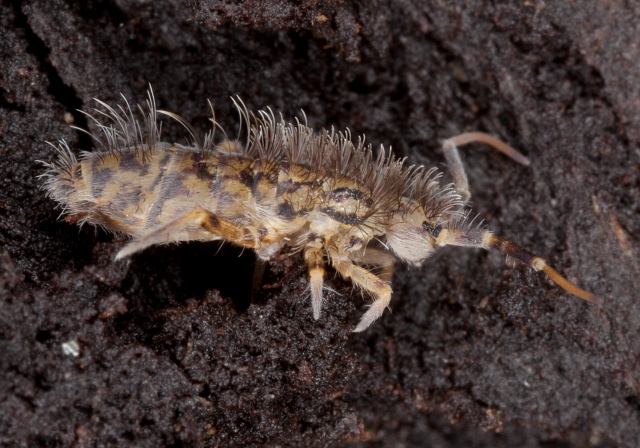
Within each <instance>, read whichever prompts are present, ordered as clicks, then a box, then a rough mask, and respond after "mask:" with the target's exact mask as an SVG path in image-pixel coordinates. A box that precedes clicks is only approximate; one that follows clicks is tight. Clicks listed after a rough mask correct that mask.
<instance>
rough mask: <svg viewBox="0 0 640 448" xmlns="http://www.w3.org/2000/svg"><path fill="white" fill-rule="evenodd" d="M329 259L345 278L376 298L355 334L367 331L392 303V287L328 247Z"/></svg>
mask: <svg viewBox="0 0 640 448" xmlns="http://www.w3.org/2000/svg"><path fill="white" fill-rule="evenodd" d="M327 251H328V252H329V257H331V261H332V263H333V265H334V267H335V268H336V270H337V271H338V272H339V273H340V274H341V275H342V276H343V277H345V278H350V279H351V281H352V282H353V283H355V284H356V285H358V286H360V287H361V288H362V289H364V290H365V291H368V292H370V293H371V294H373V295H374V296H375V297H376V300H375V301H374V302H373V303H372V304H371V306H370V307H369V309H368V310H367V312H366V313H364V316H362V318H361V319H360V322H359V323H358V325H357V326H356V328H355V330H353V331H354V333H358V332H361V331H364V330H366V329H367V328H368V327H369V326H370V325H371V324H372V323H373V322H374V321H375V320H376V319H377V318H379V317H380V316H382V313H384V310H385V308H387V306H389V302H391V293H392V291H391V286H389V284H388V283H387V282H385V281H383V280H382V279H381V278H379V277H377V276H375V275H374V274H372V273H371V272H369V271H367V270H366V269H365V268H363V267H360V266H356V265H355V264H353V263H352V262H351V260H349V259H348V258H346V257H344V256H340V254H339V253H338V251H337V250H335V249H334V248H332V247H331V246H329V247H327Z"/></svg>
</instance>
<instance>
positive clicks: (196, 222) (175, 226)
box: [116, 208, 260, 260]
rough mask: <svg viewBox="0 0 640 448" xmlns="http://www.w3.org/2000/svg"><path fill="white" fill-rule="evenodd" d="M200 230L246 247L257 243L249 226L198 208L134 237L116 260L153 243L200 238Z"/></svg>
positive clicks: (216, 237)
mask: <svg viewBox="0 0 640 448" xmlns="http://www.w3.org/2000/svg"><path fill="white" fill-rule="evenodd" d="M201 230H204V231H205V232H208V233H210V234H211V235H212V236H213V238H210V240H215V239H223V240H226V241H229V242H231V243H234V244H237V245H239V246H242V247H248V248H255V247H256V246H257V245H259V244H260V242H259V241H258V239H257V238H256V236H255V235H254V233H253V232H251V230H250V229H248V228H243V227H239V226H237V225H235V224H233V223H231V222H229V221H227V220H225V219H223V218H220V217H218V216H216V215H215V214H213V213H211V212H209V211H207V210H204V209H201V208H197V209H194V210H191V211H190V212H187V213H185V214H184V215H182V216H179V217H177V218H175V219H174V220H173V221H170V222H168V223H167V224H165V225H163V226H160V227H159V228H157V229H155V230H153V231H152V232H151V233H148V234H146V235H143V236H141V237H140V238H138V239H135V240H133V241H132V242H130V243H129V244H127V245H126V246H124V247H123V248H122V249H121V250H120V252H118V254H117V255H116V260H118V259H121V258H125V257H128V256H130V255H132V254H134V253H136V252H140V251H141V250H143V249H146V248H147V247H149V246H153V245H156V244H166V243H174V242H179V241H189V240H195V239H198V236H199V237H200V239H201V235H198V233H197V232H198V231H201Z"/></svg>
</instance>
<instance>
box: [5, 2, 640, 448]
mask: <svg viewBox="0 0 640 448" xmlns="http://www.w3.org/2000/svg"><path fill="white" fill-rule="evenodd" d="M634 4H635V3H634V2H630V1H623V0H614V1H609V2H601V1H597V2H596V1H589V0H583V1H576V2H553V1H548V2H544V1H542V0H527V1H520V2H513V1H511V0H508V1H507V0H504V1H487V0H468V1H464V2H462V1H461V2H458V1H445V0H441V1H436V0H430V1H424V2H421V1H415V2H411V1H394V2H348V1H314V0H310V1H307V2H287V1H275V2H262V1H259V0H256V1H244V2H242V1H228V2H223V1H205V0H202V1H192V2H186V3H183V2H178V1H174V2H170V1H153V2H151V1H143V0H138V1H124V0H111V1H110V0H103V1H84V2H78V3H76V2H72V1H63V0H34V1H26V2H23V3H22V4H20V3H19V2H14V3H11V2H7V1H6V0H5V1H3V2H2V3H1V6H0V30H1V36H2V37H1V38H0V182H1V185H2V189H1V192H0V252H1V257H0V271H1V272H0V445H3V446H127V445H130V446H139V447H145V446H148V447H155V446H161V445H167V446H210V447H214V446H262V445H272V446H275V445H281V446H328V445H341V446H347V445H349V446H353V445H352V444H354V443H355V444H357V443H358V442H364V441H369V443H368V444H367V446H385V447H399V446H433V447H453V446H468V447H481V446H492V447H502V446H530V447H538V446H544V447H550V446H628V447H632V446H638V444H640V429H639V428H640V344H639V343H638V341H639V337H640V304H639V303H638V299H639V298H640V295H639V294H638V292H637V288H638V284H639V282H638V276H639V275H640V268H639V263H638V254H639V252H640V244H639V241H638V235H639V234H640V233H639V231H640V219H638V218H639V208H640V206H639V204H640V200H639V197H640V180H639V161H640V150H639V149H638V141H639V140H640V63H639V61H640V45H638V42H639V41H638V36H640V25H639V24H640V6H637V5H636V6H633V5H634ZM149 83H151V85H152V86H153V88H154V91H155V95H156V99H157V102H158V105H159V107H161V108H164V109H168V110H171V111H173V112H176V113H179V114H181V115H183V116H185V117H186V118H187V119H188V120H190V121H191V122H192V123H193V124H194V126H196V128H197V129H198V130H200V131H202V132H203V133H204V131H205V130H206V129H207V128H208V122H207V118H208V113H209V111H208V108H207V103H206V99H207V98H208V99H211V100H212V102H213V104H214V105H215V108H216V114H217V115H216V117H217V119H218V120H219V121H220V122H221V123H222V124H223V125H224V126H225V128H226V129H228V130H231V131H232V132H234V130H235V129H237V124H238V122H237V117H236V114H235V113H234V111H233V107H232V103H231V101H230V99H229V98H230V96H232V95H239V96H240V97H241V98H243V100H244V101H245V103H246V104H247V106H248V107H249V108H250V109H254V110H255V109H258V108H264V107H267V106H270V107H272V108H273V109H274V110H275V111H281V112H282V113H283V115H284V117H285V118H287V119H292V118H293V117H295V116H297V115H299V110H300V109H303V110H304V111H305V112H306V114H307V117H308V118H309V124H310V125H311V126H314V127H316V128H320V127H330V126H336V127H337V128H338V129H343V128H345V127H347V126H348V127H349V128H350V129H351V130H352V132H353V133H354V135H360V134H366V136H367V139H368V141H369V142H372V143H373V144H375V145H379V144H385V145H392V146H393V148H394V151H395V152H396V153H397V154H398V155H401V156H407V157H408V158H409V161H410V162H411V163H419V164H427V165H430V166H431V165H437V166H440V167H443V156H442V153H441V151H440V148H439V142H440V141H441V139H443V138H446V137H449V136H452V135H455V134H457V133H460V132H463V131H466V130H480V131H486V132H490V133H493V134H495V135H497V136H499V137H501V138H502V139H504V140H505V141H507V142H509V143H510V144H512V145H513V146H514V147H516V148H518V149H519V150H521V151H522V152H523V153H525V154H526V155H527V156H528V157H529V158H530V159H531V161H532V164H531V166H530V167H524V166H520V165H517V164H516V163H514V162H513V161H511V160H509V159H507V158H506V157H504V156H502V155H501V154H499V153H497V152H496V151H492V150H490V149H486V148H481V147H477V146H471V147H469V148H464V150H463V156H464V159H465V163H466V166H467V167H468V174H469V178H470V183H471V190H472V192H473V194H474V197H473V200H474V209H475V210H476V211H478V212H480V213H482V215H483V217H484V218H485V219H486V220H487V222H488V225H489V227H490V228H491V229H492V230H494V231H496V232H497V233H498V234H500V235H501V236H504V237H506V238H509V239H512V240H514V241H517V242H518V243H520V244H522V245H523V246H524V247H527V248H530V249H532V250H534V251H535V252H536V253H537V254H539V255H540V256H542V257H544V258H545V259H547V260H548V261H549V262H550V264H552V265H554V266H555V267H557V268H558V269H559V270H560V271H561V272H562V273H564V274H565V275H566V276H567V277H568V278H569V279H570V280H572V281H575V282H577V283H578V284H579V285H581V286H583V287H584V288H586V289H588V290H590V291H593V292H595V293H597V294H599V295H601V296H603V297H604V299H605V302H604V305H603V306H602V307H601V308H598V307H596V306H590V305H589V304H587V303H585V302H583V301H581V300H579V299H577V298H575V297H572V296H570V295H568V294H566V293H564V292H563V291H562V290H560V289H559V288H558V287H556V286H554V285H553V284H552V283H551V282H550V281H549V280H548V279H546V278H545V277H544V276H542V275H541V274H539V273H535V272H533V271H531V270H530V269H527V268H525V267H523V266H522V265H517V266H516V267H515V268H511V267H509V266H508V265H506V264H505V261H504V257H503V256H502V255H500V254H498V253H487V252H485V251H481V250H465V249H462V248H446V249H444V250H442V251H440V252H439V253H438V254H437V255H436V256H434V257H433V258H432V259H430V260H428V262H427V263H425V265H424V266H423V267H421V268H407V267H405V266H402V265H400V266H398V267H397V272H396V278H395V280H394V290H395V295H394V300H393V302H392V307H391V308H392V312H386V313H385V314H384V316H383V317H382V319H380V321H378V322H376V323H375V324H374V325H373V327H371V328H370V329H369V330H367V331H366V332H365V333H363V334H351V333H350V331H351V329H352V328H353V327H354V325H355V323H356V322H357V321H358V319H359V317H360V316H361V315H362V313H363V311H364V309H365V305H366V303H367V302H368V300H369V298H368V297H362V296H361V294H360V293H359V292H358V291H354V290H352V287H351V284H349V283H348V282H344V281H342V280H341V279H339V278H337V277H334V276H333V275H332V274H329V276H328V278H327V284H328V286H330V287H331V288H332V289H334V290H335V291H336V293H328V294H327V295H328V304H327V306H326V308H325V311H324V313H323V316H322V319H321V320H320V321H318V322H316V321H314V320H313V318H312V315H311V307H310V303H309V299H308V295H309V293H308V290H307V289H306V288H307V280H306V273H305V271H304V269H303V268H302V267H301V265H302V264H303V263H302V260H301V258H300V257H299V256H295V257H292V258H290V259H286V257H283V258H281V259H278V260H275V261H274V262H273V263H272V264H271V266H270V269H269V271H268V273H267V275H266V278H265V279H264V282H263V288H262V289H261V291H260V292H259V294H258V297H257V299H256V300H255V301H254V303H251V304H249V284H250V282H251V273H252V266H251V264H252V256H251V254H250V253H245V254H243V255H242V256H239V255H240V252H239V251H237V250H235V249H233V248H231V247H229V246H228V245H227V246H224V247H223V248H222V250H221V251H220V253H218V254H217V255H216V252H217V251H218V245H217V244H185V245H182V246H179V247H176V246H166V247H156V248H152V249H150V250H148V251H146V252H145V253H143V254H141V255H139V256H136V257H134V259H133V260H132V261H131V262H115V261H113V257H114V255H115V253H116V252H117V250H118V249H119V248H120V247H122V245H123V244H124V242H125V239H124V238H123V237H120V236H115V237H114V236H112V235H108V234H106V233H105V232H102V231H96V230H95V229H93V228H91V227H89V226H86V227H85V228H83V229H81V230H78V228H77V227H76V226H72V225H69V224H67V223H64V222H61V221H59V220H57V218H58V214H59V210H56V209H54V206H55V204H54V203H53V202H52V201H51V200H49V199H46V198H45V195H44V192H43V191H41V189H40V185H41V182H40V181H39V180H38V178H37V176H38V175H39V174H41V173H42V167H41V166H40V165H39V164H38V162H37V160H47V161H51V160H52V159H53V158H54V151H53V149H52V148H51V147H50V146H48V145H47V144H45V141H52V142H55V141H56V140H58V139H60V138H64V139H66V140H67V141H68V142H69V144H70V146H71V148H73V150H74V152H76V153H79V152H80V151H83V150H84V151H87V150H91V148H92V147H91V141H90V140H89V139H88V138H87V137H86V136H84V135H82V134H81V133H79V132H77V131H75V130H73V129H71V128H70V127H69V126H68V124H67V123H68V122H71V121H72V120H73V123H74V124H75V125H77V126H81V127H86V126H87V125H88V123H87V119H86V118H84V117H83V116H82V115H81V114H79V113H78V112H76V109H79V108H82V109H90V108H92V107H93V105H94V103H93V102H92V98H100V99H102V100H104V101H106V102H108V103H112V104H113V103H116V102H118V101H119V95H120V93H122V94H124V95H125V96H126V97H127V98H128V99H129V100H130V101H132V102H134V103H135V102H142V101H143V100H144V98H145V95H146V88H147V85H148V84H149ZM65 121H66V122H65ZM163 128H164V132H165V138H166V139H167V140H169V141H178V142H183V141H184V131H183V130H182V129H181V128H180V127H179V126H178V125H177V124H175V123H171V122H167V121H165V123H164V127H163ZM63 344H67V345H66V347H73V346H74V344H77V346H78V347H79V353H78V356H73V355H72V354H65V352H64V351H63Z"/></svg>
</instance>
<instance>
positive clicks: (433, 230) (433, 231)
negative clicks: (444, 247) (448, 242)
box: [422, 221, 442, 238]
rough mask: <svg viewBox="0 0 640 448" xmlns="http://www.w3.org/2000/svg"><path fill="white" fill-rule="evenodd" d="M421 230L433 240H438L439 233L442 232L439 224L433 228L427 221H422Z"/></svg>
mask: <svg viewBox="0 0 640 448" xmlns="http://www.w3.org/2000/svg"><path fill="white" fill-rule="evenodd" d="M422 229H423V230H424V231H425V232H427V233H428V234H429V235H431V236H432V237H434V238H438V235H440V232H441V231H442V226H441V225H440V224H438V225H437V226H435V227H434V226H433V225H431V224H430V223H428V222H427V221H424V222H423V223H422Z"/></svg>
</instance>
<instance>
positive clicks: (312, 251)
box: [304, 241, 325, 320]
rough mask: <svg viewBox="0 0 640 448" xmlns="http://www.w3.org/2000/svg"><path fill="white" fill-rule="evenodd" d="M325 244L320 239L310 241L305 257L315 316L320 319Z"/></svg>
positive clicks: (306, 247) (305, 249)
mask: <svg viewBox="0 0 640 448" xmlns="http://www.w3.org/2000/svg"><path fill="white" fill-rule="evenodd" d="M322 249H323V245H322V243H321V242H320V241H310V242H309V243H307V245H306V246H305V248H304V259H305V261H306V262H307V267H308V269H309V281H310V283H311V306H312V308H313V318H314V319H316V320H318V319H320V311H321V310H322V284H323V283H324V272H325V271H324V258H323V254H322Z"/></svg>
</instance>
